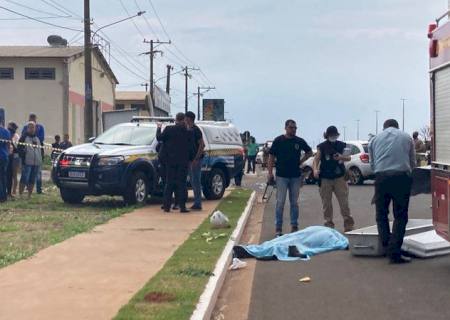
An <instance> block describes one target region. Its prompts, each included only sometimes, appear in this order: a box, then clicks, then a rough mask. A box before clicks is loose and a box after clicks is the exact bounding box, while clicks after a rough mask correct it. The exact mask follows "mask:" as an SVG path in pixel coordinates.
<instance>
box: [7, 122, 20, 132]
mask: <svg viewBox="0 0 450 320" xmlns="http://www.w3.org/2000/svg"><path fill="white" fill-rule="evenodd" d="M17 128H18V126H17V124H16V123H15V122H12V121H11V122H9V123H8V130H9V131H10V132H12V133H16V131H17Z"/></svg>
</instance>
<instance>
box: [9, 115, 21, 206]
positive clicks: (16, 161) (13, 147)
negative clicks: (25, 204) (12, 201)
mask: <svg viewBox="0 0 450 320" xmlns="http://www.w3.org/2000/svg"><path fill="white" fill-rule="evenodd" d="M17 128H18V126H17V124H16V123H15V122H10V123H8V131H9V133H10V135H11V141H12V143H11V144H10V154H9V161H8V168H7V174H6V179H7V182H6V188H7V191H8V196H9V197H13V196H14V195H16V192H17V185H18V181H17V174H18V172H19V169H20V157H19V152H18V150H17V143H18V142H19V138H20V137H19V135H18V134H17Z"/></svg>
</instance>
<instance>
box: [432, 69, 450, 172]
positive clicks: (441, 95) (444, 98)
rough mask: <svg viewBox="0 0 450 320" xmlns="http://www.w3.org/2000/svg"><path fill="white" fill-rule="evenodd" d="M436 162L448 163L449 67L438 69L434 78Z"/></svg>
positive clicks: (449, 133)
mask: <svg viewBox="0 0 450 320" xmlns="http://www.w3.org/2000/svg"><path fill="white" fill-rule="evenodd" d="M434 95H435V99H434V101H435V106H434V107H435V115H434V121H435V133H434V134H435V139H436V160H435V161H436V162H437V163H442V164H450V67H446V68H444V69H441V70H438V71H436V73H435V79H434Z"/></svg>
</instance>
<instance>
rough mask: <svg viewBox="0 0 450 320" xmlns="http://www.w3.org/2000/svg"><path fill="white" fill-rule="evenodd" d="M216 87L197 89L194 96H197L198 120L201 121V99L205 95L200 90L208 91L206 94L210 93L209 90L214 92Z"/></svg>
mask: <svg viewBox="0 0 450 320" xmlns="http://www.w3.org/2000/svg"><path fill="white" fill-rule="evenodd" d="M215 88H216V87H200V86H198V87H197V93H194V95H196V96H197V120H200V97H201V96H203V93H202V92H200V90H206V91H204V92H208V91H209V90H214V89H215Z"/></svg>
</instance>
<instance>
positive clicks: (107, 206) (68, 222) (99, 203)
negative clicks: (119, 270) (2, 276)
mask: <svg viewBox="0 0 450 320" xmlns="http://www.w3.org/2000/svg"><path fill="white" fill-rule="evenodd" d="M43 191H44V193H43V194H41V195H38V194H33V195H32V197H31V199H27V198H26V197H24V198H19V197H17V198H16V200H15V201H7V202H5V203H2V204H1V206H0V268H2V267H5V266H7V265H10V264H13V263H15V262H17V261H19V260H21V259H25V258H28V257H30V256H32V255H34V254H35V253H36V252H38V251H40V250H42V249H44V248H46V247H48V246H51V245H53V244H56V243H58V242H62V241H64V240H66V239H68V238H71V237H73V236H75V235H77V234H79V233H83V232H86V231H89V230H91V229H93V228H94V227H95V226H96V225H99V224H103V223H105V222H107V221H108V220H110V219H112V218H115V217H118V216H120V215H122V214H124V213H127V212H130V211H132V210H133V209H134V208H135V207H132V206H129V207H127V206H125V205H124V203H123V201H121V200H119V199H118V198H113V197H87V198H86V200H85V201H84V202H83V203H82V204H79V205H68V204H65V203H64V202H63V201H62V200H61V197H60V195H59V191H58V189H57V188H56V186H54V185H52V184H50V183H46V184H45V185H44V190H43Z"/></svg>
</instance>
